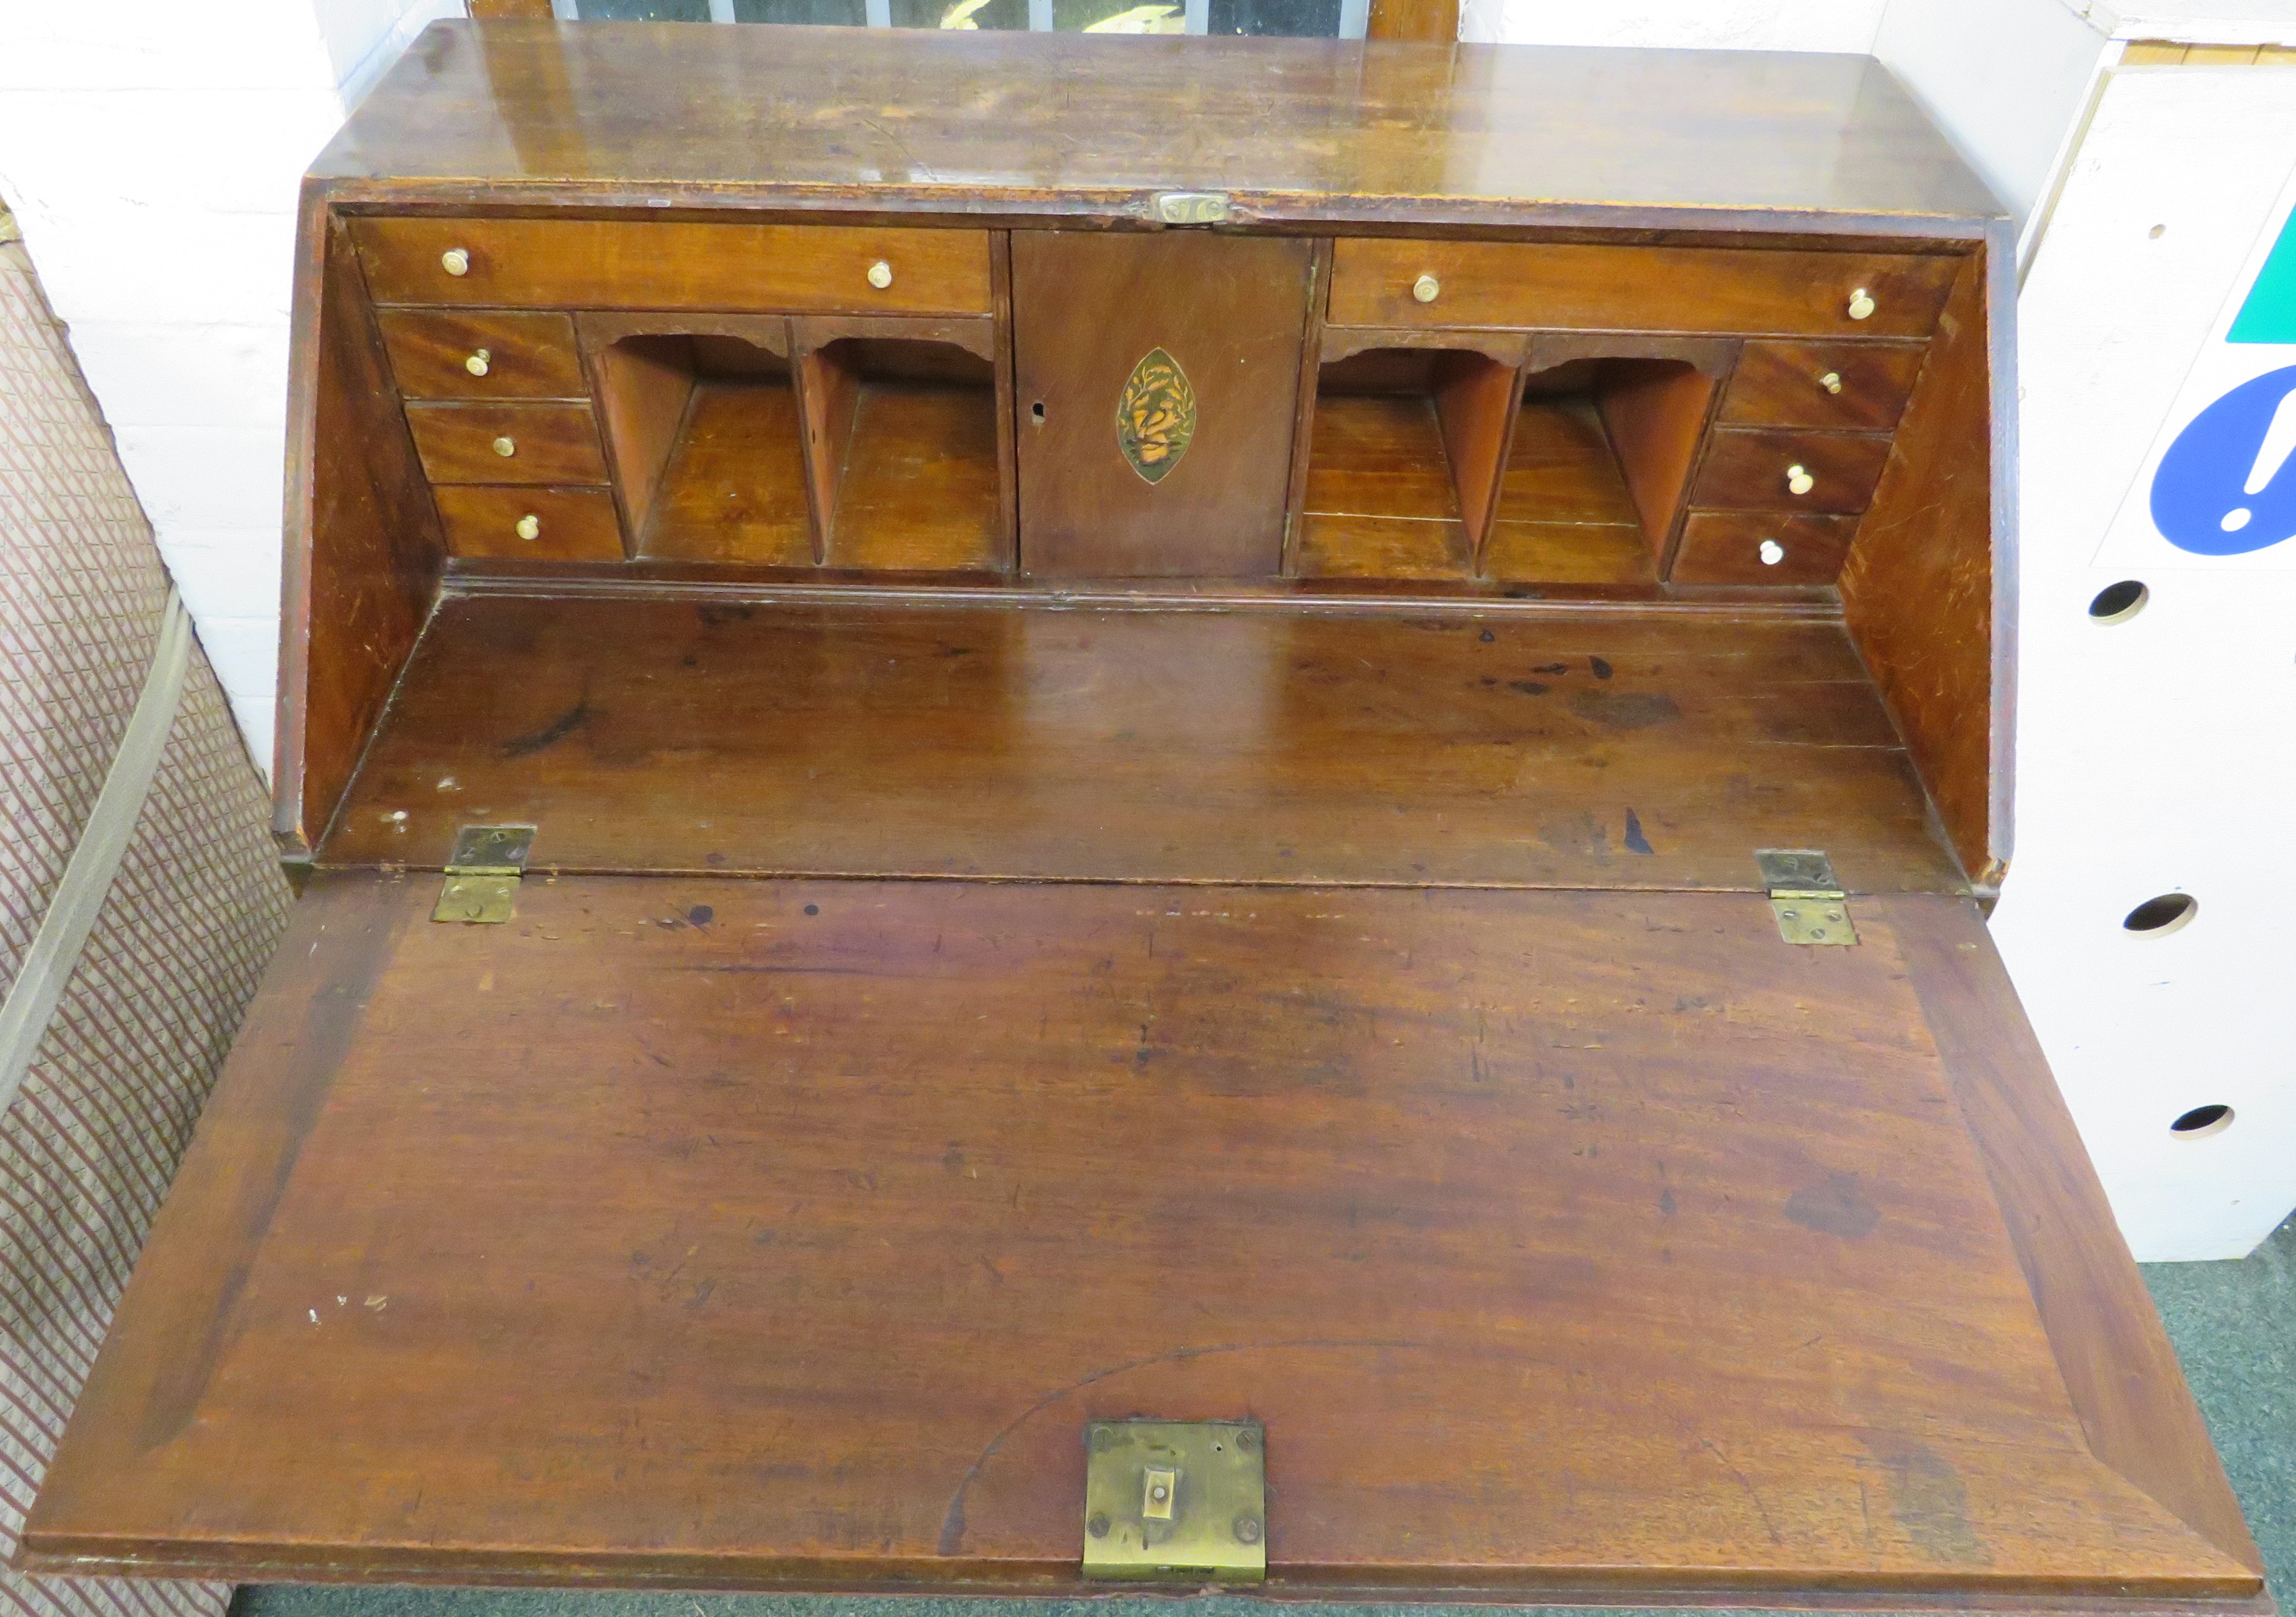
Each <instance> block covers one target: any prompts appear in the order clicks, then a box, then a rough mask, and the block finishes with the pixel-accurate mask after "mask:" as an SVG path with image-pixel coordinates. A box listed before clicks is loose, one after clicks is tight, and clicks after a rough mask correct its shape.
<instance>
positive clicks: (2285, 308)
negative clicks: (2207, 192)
mask: <svg viewBox="0 0 2296 1617" xmlns="http://www.w3.org/2000/svg"><path fill="white" fill-rule="evenodd" d="M2225 341H2226V342H2296V214H2291V215H2289V216H2288V222H2287V223H2286V224H2285V225H2284V226H2281V227H2280V239H2279V240H2278V241H2277V242H2274V243H2273V244H2272V255H2271V257H2269V258H2267V259H2265V260H2264V267H2263V268H2262V269H2259V270H2258V271H2257V272H2256V284H2255V285H2253V286H2251V287H2250V288H2249V289H2248V300H2247V301H2246V302H2244V303H2243V304H2242V305H2241V306H2240V313H2239V314H2238V315H2236V316H2234V318H2233V323H2232V330H2231V331H2229V332H2226V333H2225Z"/></svg>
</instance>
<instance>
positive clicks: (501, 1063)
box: [26, 874, 2259, 1601]
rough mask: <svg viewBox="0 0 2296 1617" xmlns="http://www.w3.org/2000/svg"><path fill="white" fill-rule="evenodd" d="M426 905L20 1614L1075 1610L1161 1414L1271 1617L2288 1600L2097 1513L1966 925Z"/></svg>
mask: <svg viewBox="0 0 2296 1617" xmlns="http://www.w3.org/2000/svg"><path fill="white" fill-rule="evenodd" d="M430 896H431V895H430V883H429V882H422V881H419V880H415V879H412V878H408V879H398V878H392V877H387V876H385V877H378V876H374V875H372V874H344V875H340V876H322V877H321V878H319V879H318V881H317V882H316V884H315V886H314V888H313V890H312V891H311V894H310V895H309V896H308V897H307V899H305V901H304V902H303V904H302V905H301V906H300V907H299V909H298V911H297V914H296V918H295V923H294V929H293V931H292V932H291V936H290V938H289V940H287V943H286V945H285V946H284V947H283V949H282V951H281V954H280V956H279V958H278V961H277V963H276V964H275V966H274V968H273V972H272V974H271V977H270V979H269V981H267V983H266V989H265V990H264V993H263V996H262V997H261V998H260V1000H259V1001H258V1005H257V1008H256V1010H255V1012H254V1013H253V1015H252V1016H251V1018H250V1023H249V1026H248V1029H247V1030H246V1032H245V1033H244V1034H243V1035H242V1039H241V1042H240V1045H239V1047H238V1049H237V1051H236V1053H235V1054H234V1057H233V1060H232V1063H231V1065H230V1068H229V1070H228V1071H227V1072H226V1073H225V1078H224V1079H223V1083H222V1087H221V1088H220V1089H219V1091H218V1093H217V1100H216V1102H215V1104H214V1105H213V1107H212V1108H211V1110H210V1112H209V1116H208V1117H207V1118H206V1120H204V1121H203V1122H202V1124H201V1131H200V1135H199V1138H198V1140H197V1141H196V1142H195V1144H194V1145H193V1153H192V1156H191V1159H190V1161H188V1162H187V1164H186V1166H185V1169H184V1175H183V1178H182V1180H181V1182H180V1183H179V1185H178V1186H177V1190H176V1194H175V1195H174V1196H173V1197H172V1198H171V1199H170V1201H169V1202H168V1205H167V1208H166V1209H165V1211H163V1212H162V1214H161V1216H160V1224H159V1227H158V1228H157V1229H156V1230H155V1232H154V1237H153V1249H152V1259H151V1260H147V1262H146V1263H145V1264H144V1266H143V1268H141V1269H140V1270H139V1271H138V1273H137V1276H136V1278H135V1284H134V1285H133V1287H132V1288H131V1290H130V1292H129V1293H128V1296H127V1300H126V1301H125V1303H124V1305H123V1307H122V1309H121V1312H120V1316H119V1324H118V1326H117V1327H116V1328H115V1331H114V1333H113V1335H112V1339H111V1342H110V1343H109V1345H108V1346H107V1347H106V1349H105V1351H104V1354H103V1357H102V1361H101V1363H100V1364H99V1366H98V1367H97V1370H96V1372H95V1375H94V1378H93V1379H92V1381H91V1383H90V1385H89V1389H88V1391H87V1394H86V1400H85V1402H84V1405H83V1409H82V1414H81V1417H80V1419H79V1420H78V1422H77V1423H76V1424H74V1426H73V1429H72V1432H71V1434H70V1438H68V1440H67V1441H66V1444H65V1447H64V1449H63V1450H62V1452H61V1454H60V1455H59V1456H58V1457H57V1460H56V1463H55V1465H54V1467H53V1470H52V1471H51V1473H50V1476H49V1481H48V1484H47V1487H46V1489H45V1490H44V1492H43V1493H42V1495H41V1496H40V1498H39V1501H38V1505H37V1508H36V1510H35V1512H34V1514H33V1517H32V1520H31V1522H30V1523H29V1528H28V1530H27V1535H26V1542H27V1545H28V1547H29V1553H30V1555H31V1556H32V1558H33V1559H34V1561H35V1563H36V1564H38V1565H40V1566H42V1567H44V1568H47V1569H51V1570H56V1569H63V1568H73V1569H78V1570H93V1569H95V1568H98V1567H109V1568H116V1567H121V1566H127V1567H133V1568H136V1569H139V1570H157V1569H159V1568H161V1567H166V1566H197V1567H199V1568H201V1569H202V1570H203V1571H206V1572H210V1573H213V1574H218V1575H229V1574H231V1573H233V1572H261V1573H262V1575H265V1576H270V1577H278V1576H282V1575H291V1576H295V1577H341V1576H368V1577H373V1576H389V1577H392V1578H425V1577H436V1578H471V1577H483V1578H488V1579H513V1580H514V1579H521V1578H559V1579H565V1578H581V1579H586V1580H594V1579H601V1578H603V1579H607V1580H613V1581H617V1582H624V1583H644V1582H680V1581H685V1582H708V1583H711V1584H717V1585H740V1586H748V1587H758V1588H890V1587H898V1586H901V1585H903V1584H906V1583H913V1582H915V1581H917V1580H925V1581H927V1582H930V1583H931V1584H932V1585H934V1586H935V1587H944V1588H954V1587H964V1588H974V1589H981V1590H992V1589H1012V1590H1034V1591H1042V1592H1050V1591H1054V1590H1073V1589H1075V1588H1078V1584H1077V1580H1076V1576H1075V1566H1074V1563H1075V1559H1076V1555H1077V1542H1078V1519H1077V1500H1078V1498H1079V1497H1080V1486H1081V1466H1082V1451H1081V1449H1080V1446H1079V1443H1078V1433H1079V1432H1080V1431H1081V1429H1082V1426H1083V1424H1084V1422H1085V1421H1086V1420H1087V1419H1090V1418H1110V1417H1121V1416H1128V1415H1133V1414H1136V1413H1142V1412H1152V1413H1154V1414H1156V1415H1158V1416H1162V1417H1166V1418H1214V1417H1218V1418H1233V1417H1238V1416H1247V1415H1248V1416H1253V1417H1255V1418H1258V1419H1259V1420H1261V1421H1264V1422H1265V1423H1266V1424H1267V1453H1268V1475H1269V1482H1270V1490H1271V1503H1270V1507H1269V1514H1268V1555H1269V1563H1270V1577H1271V1591H1272V1592H1276V1593H1284V1592H1296V1593H1309V1592H1327V1593H1329V1592H1347V1591H1356V1592H1368V1591H1371V1590H1381V1591H1385V1592H1387V1593H1389V1594H1391V1595H1408V1594H1411V1593H1414V1592H1421V1593H1427V1592H1433V1591H1437V1590H1451V1591H1477V1592H1484V1593H1491V1594H1507V1595H1516V1596H1531V1595H1545V1596H1553V1595H1556V1594H1562V1593H1577V1594H1589V1593H1591V1592H1594V1591H1607V1592H1610V1593H1612V1594H1629V1593H1630V1594H1635V1595H1638V1596H1651V1597H1660V1596H1663V1597H1682V1598H1715V1597H1719V1596H1730V1597H1736V1598H1746V1597H1749V1596H1758V1595H1761V1594H1764V1593H1775V1592H1781V1591H1787V1590H1796V1589H1808V1588H1823V1589H1826V1590H1830V1591H1832V1592H1833V1596H1848V1595H1851V1594H1853V1593H1854V1594H1863V1595H1865V1596H1873V1597H1887V1598H1897V1599H1911V1600H1917V1601H1918V1600H1925V1599H1927V1598H1930V1597H1931V1596H1936V1595H1937V1594H1939V1593H1941V1592H1943V1591H1945V1590H1948V1589H1951V1590H1955V1591H1957V1592H1958V1593H1959V1594H1960V1595H1961V1596H1975V1597H1977V1598H1980V1599H1983V1600H1989V1601H1995V1600H2001V1599H2013V1598H2016V1597H2037V1596H2071V1595H2079V1596H2087V1597H2090V1598H2093V1599H2096V1600H2099V1601H2108V1600H2113V1599H2118V1600H2128V1599H2134V1598H2146V1597H2150V1598H2167V1597H2171V1596H2240V1595H2243V1594H2250V1593H2253V1592H2254V1591H2255V1590H2256V1589H2257V1588H2258V1586H2259V1580H2258V1578H2257V1575H2256V1572H2255V1571H2254V1569H2253V1567H2252V1566H2251V1565H2249V1564H2244V1563H2243V1561H2242V1560H2240V1559H2239V1558H2237V1557H2236V1556H2235V1555H2230V1554H2227V1553H2226V1551H2224V1550H2222V1549H2219V1548H2218V1547H2215V1546H2214V1545H2212V1544H2211V1543H2210V1541H2209V1540H2208V1539H2206V1538H2205V1537H2203V1536H2202V1534H2201V1533H2200V1532H2198V1531H2194V1529H2193V1528H2191V1527H2188V1526H2186V1525H2185V1523H2183V1522H2181V1521H2179V1520H2178V1519H2177V1517H2176V1516H2175V1515H2173V1514H2170V1512H2169V1510H2168V1509H2167V1508H2165V1507H2164V1506H2162V1505H2161V1504H2160V1503H2156V1502H2155V1500H2154V1499H2153V1498H2149V1497H2148V1496H2147V1495H2146V1493H2145V1492H2144V1490H2142V1489H2141V1488H2140V1487H2138V1486H2136V1485H2135V1484H2133V1483H2132V1482H2129V1481H2128V1480H2127V1479H2125V1478H2124V1477H2122V1476H2121V1475H2120V1474H2119V1473H2116V1472H2114V1471H2112V1469H2110V1468H2109V1467H2108V1466H2106V1465H2103V1464H2100V1463H2099V1461H2098V1460H2097V1459H2096V1458H2095V1457H2093V1455H2092V1453H2091V1451H2090V1449H2089V1447H2088V1442H2087V1440H2086V1439H2085V1437H2084V1435H2083V1432H2082V1430H2081V1425H2080V1417H2079V1414H2078V1413H2077V1411H2076V1409H2075V1408H2074V1406H2073V1404H2072V1402H2071V1398H2070V1397H2069V1395H2068V1393H2067V1391H2066V1389H2065V1386H2064V1383H2063V1382H2062V1379H2061V1377H2060V1374H2059V1371H2058V1368H2057V1362H2056V1358H2054V1355H2053V1353H2052V1350H2051V1344H2050V1340H2049V1338H2048V1336H2047V1334H2046V1332H2045V1330H2044V1328H2043V1325H2042V1321H2041V1319H2040V1317H2038V1315H2037V1314H2036V1312H2035V1309H2034V1304H2033V1301H2032V1297H2031V1293H2030V1291H2029V1287H2028V1282H2027V1278H2026V1276H2024V1275H2023V1274H2021V1272H2020V1269H2019V1266H2018V1252H2017V1250H2016V1248H2015V1246H2014V1244H2013V1239H2012V1235H2011V1234H2010V1232H2009V1231H2008V1230H2007V1229H2006V1228H2005V1226H2004V1224H2003V1221H2002V1217H2001V1214H2000V1211H1999V1210H1998V1208H1997V1205H1996V1204H1995V1202H1994V1200H1993V1197H1992V1193H1991V1192H1990V1190H1989V1188H1988V1184H1987V1180H1986V1176H1985V1169H1984V1167H1983V1165H1982V1162H1981V1161H1980V1150H1979V1147H1978V1146H1977V1145H1976V1144H1975V1143H1974V1142H1973V1141H1972V1137H1971V1134H1970V1132H1969V1125H1968V1123H1967V1122H1966V1121H1965V1120H1964V1115H1963V1112H1962V1111H1961V1110H1960V1109H1959V1107H1958V1106H1957V1104H1956V1098H1955V1090H1954V1088H1953V1082H1952V1079H1951V1078H1950V1077H1949V1075H1948V1071H1947V1070H1946V1068H1945V1067H1944V1065H1943V1064H1942V1063H1941V1062H1940V1059H1939V1053H1938V1048H1937V1046H1936V1044H1935V1043H1934V1042H1933V1040H1932V1038H1931V1033H1930V1030H1929V1028H1928V1025H1927V1022H1926V1020H1925V1016H1924V1012H1923V1005H1922V1002H1921V1000H1920V999H1919V998H1918V997H1917V996H1916V994H1915V989H1914V987H1913V986H1912V985H1911V984H1910V983H1909V982H1908V981H1907V973H1908V966H1909V961H1908V957H1907V955H1906V954H1905V953H1903V952H1902V950H1901V948H1900V945H1899V942H1898V931H1899V925H1900V922H1899V919H1898V917H1900V916H1901V915H1902V916H1905V917H1907V921H1906V924H1908V925H1912V926H1914V927H1915V928H1916V930H1917V931H1919V932H1920V933H1921V935H1922V936H1923V938H1924V939H1927V938H1939V937H1942V938H1946V939H1958V940H1960V941H1961V942H1963V943H1968V942H1970V941H1971V940H1975V939H1978V938H1980V936H1981V930H1980V927H1979V923H1977V921H1976V918H1975V915H1974V913H1973V912H1972V911H1971V910H1969V909H1968V908H1966V907H1961V906H1957V905H1956V904H1955V903H1954V901H1952V900H1948V899H1938V898H1926V897H1909V898H1904V899H1892V900H1888V901H1886V902H1877V903H1876V904H1874V905H1873V906H1871V907H1868V908H1867V909H1866V910H1865V911H1864V912H1863V913H1862V914H1861V915H1860V926H1861V931H1862V932H1863V936H1864V941H1863V943H1862V944H1861V946H1860V947H1859V948H1855V949H1797V948H1790V947H1787V946H1785V945H1784V944H1782V943H1780V942H1779V940H1778V939H1777V935H1776V929H1775V923H1774V921H1773V920H1772V918H1771V915H1770V914H1769V910H1768V907H1767V904H1765V903H1764V902H1763V901H1762V900H1761V899H1759V898H1758V897H1755V896H1752V895H1743V894H1736V895H1734V894H1704V895H1699V894H1679V893H1642V894H1633V893H1599V892H1576V893H1528V892H1447V893H1438V892H1424V891H1347V890H1331V889H1282V890H1279V889H1267V888H1232V887H1218V886H1188V887H1160V886H1152V885H1151V886H1097V885H1069V886H1055V887H1041V886H1028V885H1008V884H995V883H947V882H923V883H920V882H742V881H728V880H725V879H723V878H711V877H694V878H561V879H558V880H556V881H544V880H538V879H529V882H527V883H526V884H525V887H524V889H523V890H522V891H521V895H520V900H519V903H520V914H519V915H518V917H517V919H516V920H515V921H514V922H513V923H511V924H509V925H506V926H500V927H463V926H439V925H434V924H432V923H430V922H429V921H428V920H427V919H426V916H427V915H428V911H429V907H430ZM1957 991H1964V992H1965V991H1967V988H1966V986H1965V985H1964V987H1963V988H1961V989H1959V990H1957ZM1980 992H1983V993H1997V992H1999V989H1980ZM424 1052H429V1053H430V1055H425V1054H423V1053H424ZM2039 1284H2040V1281H2039V1280H2038V1278H2037V1279H2036V1281H2035V1285H2039ZM224 1473H228V1474H229V1475H230V1476H231V1477H232V1478H233V1483H232V1486H231V1488H230V1489H229V1490H225V1491H221V1492H218V1491H217V1490H214V1489H213V1487H212V1481H213V1479H214V1478H215V1477H216V1476H217V1475H218V1474H224ZM350 1476H355V1477H357V1479H358V1485H357V1487H356V1488H346V1487H344V1486H342V1485H341V1480H342V1479H343V1478H345V1477H350Z"/></svg>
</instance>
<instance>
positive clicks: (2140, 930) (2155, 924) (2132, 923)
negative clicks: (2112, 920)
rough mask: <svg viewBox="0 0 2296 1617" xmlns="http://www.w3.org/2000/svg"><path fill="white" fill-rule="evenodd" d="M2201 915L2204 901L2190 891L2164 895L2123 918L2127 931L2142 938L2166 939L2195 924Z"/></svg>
mask: <svg viewBox="0 0 2296 1617" xmlns="http://www.w3.org/2000/svg"><path fill="white" fill-rule="evenodd" d="M2200 913H2201V901H2200V900H2199V899H2195V898H2194V897H2193V895H2192V894H2190V893H2188V892H2164V893H2162V894H2161V895H2160V896H2159V897H2157V898H2152V899H2145V900H2144V903H2142V904H2140V905H2138V906H2137V907H2136V908H2135V909H2132V910H2130V911H2129V912H2128V914H2127V915H2123V916H2122V917H2121V918H2120V924H2121V927H2122V929H2123V930H2124V931H2128V932H2135V933H2136V935H2137V936H2138V937H2140V938H2165V937H2167V936H2168V935H2169V933H2170V932H2176V931H2177V930H2178V929H2179V928H2181V927H2185V926H2189V925H2191V924H2192V920H2193V917H2194V915H2199V914H2200Z"/></svg>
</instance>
